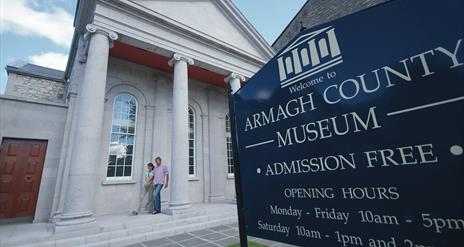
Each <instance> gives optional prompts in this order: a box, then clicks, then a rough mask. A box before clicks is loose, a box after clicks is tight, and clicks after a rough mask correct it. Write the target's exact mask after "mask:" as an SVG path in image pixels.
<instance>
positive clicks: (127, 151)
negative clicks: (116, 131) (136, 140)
mask: <svg viewBox="0 0 464 247" xmlns="http://www.w3.org/2000/svg"><path fill="white" fill-rule="evenodd" d="M133 151H134V145H127V147H126V154H132V152H133Z"/></svg>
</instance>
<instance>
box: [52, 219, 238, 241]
mask: <svg viewBox="0 0 464 247" xmlns="http://www.w3.org/2000/svg"><path fill="white" fill-rule="evenodd" d="M234 222H237V218H236V217H228V218H221V219H216V220H212V221H209V222H204V223H195V224H190V225H179V226H176V227H174V228H168V229H164V230H161V231H157V232H146V233H139V234H134V235H130V236H125V237H119V238H112V239H109V240H106V241H105V240H104V241H100V242H95V243H89V244H85V245H82V246H83V247H123V246H128V245H131V244H135V243H139V242H144V241H150V240H156V239H161V238H165V237H170V236H175V235H178V234H182V233H186V232H192V231H196V230H201V229H206V228H209V227H214V226H218V225H223V224H230V223H234ZM57 246H58V245H57Z"/></svg>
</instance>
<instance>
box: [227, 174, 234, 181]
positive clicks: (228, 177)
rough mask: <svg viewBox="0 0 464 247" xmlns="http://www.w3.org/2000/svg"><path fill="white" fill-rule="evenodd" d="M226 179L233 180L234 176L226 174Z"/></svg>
mask: <svg viewBox="0 0 464 247" xmlns="http://www.w3.org/2000/svg"><path fill="white" fill-rule="evenodd" d="M227 179H230V180H232V179H235V175H234V174H227Z"/></svg>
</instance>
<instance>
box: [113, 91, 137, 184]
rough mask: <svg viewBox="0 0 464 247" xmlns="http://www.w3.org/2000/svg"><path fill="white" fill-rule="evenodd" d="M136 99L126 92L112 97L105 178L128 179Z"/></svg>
mask: <svg viewBox="0 0 464 247" xmlns="http://www.w3.org/2000/svg"><path fill="white" fill-rule="evenodd" d="M136 116H137V101H136V100H135V97H134V96H132V95H130V94H128V93H121V94H118V95H117V96H116V97H115V98H114V105H113V117H112V123H111V141H110V150H109V157H108V169H107V172H106V177H107V178H110V179H111V178H117V179H121V178H122V179H130V178H131V177H132V165H133V163H134V150H135V124H136Z"/></svg>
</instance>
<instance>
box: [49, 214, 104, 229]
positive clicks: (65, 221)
mask: <svg viewBox="0 0 464 247" xmlns="http://www.w3.org/2000/svg"><path fill="white" fill-rule="evenodd" d="M55 220H56V222H55V225H54V232H55V233H60V232H69V231H82V230H85V231H86V232H98V231H99V227H98V225H97V222H96V220H95V218H94V217H93V214H92V212H84V213H74V214H62V215H60V216H59V217H57V219H55Z"/></svg>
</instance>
